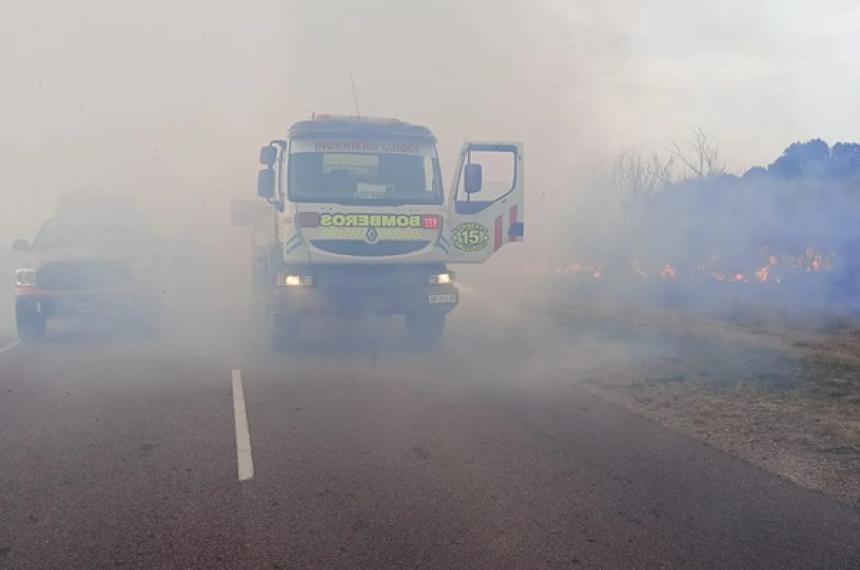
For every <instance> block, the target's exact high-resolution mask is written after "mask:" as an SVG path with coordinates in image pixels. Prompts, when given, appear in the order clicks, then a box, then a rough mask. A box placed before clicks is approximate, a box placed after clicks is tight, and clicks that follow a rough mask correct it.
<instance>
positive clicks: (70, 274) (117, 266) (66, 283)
mask: <svg viewBox="0 0 860 570" xmlns="http://www.w3.org/2000/svg"><path fill="white" fill-rule="evenodd" d="M131 281H132V275H131V268H130V267H129V266H128V265H127V264H126V263H123V262H120V261H103V260H76V261H55V262H52V263H46V264H45V265H43V266H42V267H40V268H39V270H38V271H37V272H36V283H37V285H38V286H39V288H40V289H45V290H47V291H91V290H94V289H96V290H97V289H119V288H123V287H126V286H128V285H129V284H130V283H131Z"/></svg>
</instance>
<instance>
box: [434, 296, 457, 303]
mask: <svg viewBox="0 0 860 570" xmlns="http://www.w3.org/2000/svg"><path fill="white" fill-rule="evenodd" d="M430 302H431V303H433V304H438V303H456V302H457V295H430Z"/></svg>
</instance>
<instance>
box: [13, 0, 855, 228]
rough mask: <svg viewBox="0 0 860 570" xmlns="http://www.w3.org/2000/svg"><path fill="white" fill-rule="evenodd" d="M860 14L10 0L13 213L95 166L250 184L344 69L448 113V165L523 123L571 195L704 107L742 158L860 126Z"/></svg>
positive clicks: (733, 6)
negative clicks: (576, 183)
mask: <svg viewBox="0 0 860 570" xmlns="http://www.w3.org/2000/svg"><path fill="white" fill-rule="evenodd" d="M858 31H860V4H858V3H857V2H856V1H844V2H840V1H822V0H819V1H817V2H787V1H772V2H755V1H745V2H740V1H738V2H728V1H713V2H708V1H699V2H697V1H692V0H689V1H680V0H678V1H657V2H647V1H641V2H639V1H632V0H628V1H620V0H615V1H608V2H596V1H595V2H573V1H543V2H539V1H530V2H526V1H524V0H523V1H517V2H514V1H498V0H482V1H473V2H454V1H433V2H428V1H423V2H417V1H397V2H394V1H385V2H383V1H366V2H365V1H360V0H350V1H306V2H275V1H271V2H251V1H248V2H211V1H207V2H202V1H201V2H191V1H183V2H154V1H153V2H137V3H130V2H113V1H101V2H85V1H77V2H68V3H66V2H36V1H12V0H4V1H3V5H2V14H1V15H0V42H2V43H0V76H2V78H3V81H2V89H0V101H2V105H0V181H2V187H0V197H2V198H3V211H2V215H0V223H2V224H4V225H6V226H7V227H9V226H14V227H16V228H18V227H25V226H26V227H30V226H31V225H32V224H33V223H34V221H35V219H36V218H38V217H40V216H42V215H46V214H47V213H48V212H49V211H50V209H51V208H52V207H53V200H54V197H55V196H56V195H57V194H60V193H63V192H66V191H68V190H70V189H73V188H76V187H79V186H82V185H87V184H97V185H99V186H102V187H104V188H108V189H118V190H123V191H129V192H133V193H135V194H137V195H140V196H144V199H145V197H146V196H148V195H149V196H157V197H158V198H159V199H161V198H164V197H168V196H170V197H176V198H177V199H184V200H188V201H189V202H191V203H194V204H196V207H199V208H203V209H205V208H217V207H218V206H217V205H218V204H222V203H223V202H224V198H225V197H227V196H233V195H235V196H241V195H246V196H249V197H250V196H253V194H254V186H255V172H256V170H257V168H258V165H257V164H256V156H257V150H258V147H259V146H260V145H262V144H265V143H266V142H268V141H269V140H270V139H272V138H277V137H281V136H283V135H284V134H285V130H286V128H287V127H288V125H289V124H291V123H292V122H294V121H296V120H299V119H301V118H304V117H306V116H308V115H309V114H310V113H311V112H338V113H351V112H353V100H352V94H351V91H350V85H349V73H352V74H353V75H354V77H355V80H356V87H357V90H358V96H359V100H360V105H361V110H362V112H363V113H364V114H368V115H385V116H396V117H399V118H402V119H405V120H410V121H414V122H418V123H421V124H425V125H427V126H429V127H430V128H431V129H433V130H434V131H435V132H436V134H437V136H438V137H439V139H440V151H441V152H442V159H443V163H444V164H445V165H446V166H447V167H448V168H447V170H446V176H447V175H448V173H450V165H451V164H452V163H453V161H454V158H455V157H454V154H455V152H456V150H457V147H458V146H459V144H460V142H461V139H462V138H464V137H471V138H506V139H518V140H524V141H525V142H526V149H527V164H528V177H529V189H530V190H531V191H533V192H543V193H546V195H547V196H549V198H546V199H548V200H550V201H553V202H562V201H564V199H565V196H566V193H568V192H569V191H570V190H571V189H570V188H569V181H570V180H571V178H572V177H575V176H576V175H577V174H578V173H579V172H581V171H582V170H583V169H585V168H586V167H587V166H588V165H589V164H591V163H593V162H594V161H596V160H598V159H599V158H600V157H603V156H606V155H607V154H610V153H612V152H616V151H617V150H619V149H622V148H627V147H639V148H646V149H648V148H654V147H656V148H659V147H661V146H664V145H666V144H668V143H669V142H670V141H672V140H679V139H683V138H684V136H685V135H686V133H688V132H689V130H690V129H691V128H692V127H694V126H701V127H703V128H704V129H705V130H707V131H708V132H710V133H711V134H712V135H713V136H714V137H715V138H716V139H717V140H718V141H719V143H720V147H721V149H722V151H723V154H724V156H725V157H726V158H727V160H728V163H729V166H730V167H731V168H732V169H734V170H738V171H742V170H744V169H745V168H746V167H747V166H749V165H750V164H755V163H761V162H766V161H769V160H770V159H772V158H773V157H775V156H776V155H777V154H778V153H779V152H780V151H781V149H782V148H783V147H785V146H786V145H787V144H789V143H790V142H792V141H794V140H798V139H808V138H811V137H816V136H820V137H823V138H825V139H827V140H829V141H831V142H833V141H837V140H858V139H860V131H858V125H860V105H858V101H860V65H858V61H860V33H858ZM34 196H35V197H36V198H34ZM210 197H211V203H209V202H208V201H207V200H209V198H210ZM34 200H38V204H37V205H38V210H36V209H34V204H35V202H34ZM28 224H29V225H28Z"/></svg>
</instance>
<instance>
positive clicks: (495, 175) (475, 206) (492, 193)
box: [457, 151, 517, 213]
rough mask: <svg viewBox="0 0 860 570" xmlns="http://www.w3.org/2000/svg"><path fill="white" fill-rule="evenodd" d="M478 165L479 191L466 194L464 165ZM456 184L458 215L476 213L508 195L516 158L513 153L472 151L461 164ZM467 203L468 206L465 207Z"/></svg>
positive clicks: (514, 179)
mask: <svg viewBox="0 0 860 570" xmlns="http://www.w3.org/2000/svg"><path fill="white" fill-rule="evenodd" d="M469 163H471V164H480V165H481V170H482V171H483V172H482V179H483V180H482V184H481V191H480V192H476V193H474V194H472V195H471V196H469V195H467V194H466V191H465V189H464V184H465V176H464V174H463V170H464V169H465V166H466V164H469ZM463 170H461V171H460V175H459V177H458V183H457V209H458V211H459V212H460V213H467V212H466V210H469V211H474V212H478V211H480V210H482V209H483V208H485V207H487V206H488V205H490V204H492V203H493V202H495V201H497V200H499V199H500V198H502V197H504V196H505V195H506V194H508V193H510V192H511V190H513V188H514V183H515V181H516V175H517V173H516V156H515V154H514V153H513V152H508V151H501V152H495V151H493V152H489V151H472V152H470V153H469V156H468V157H467V160H466V161H465V162H464V163H463ZM466 203H469V204H470V205H465V204H466Z"/></svg>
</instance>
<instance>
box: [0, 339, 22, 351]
mask: <svg viewBox="0 0 860 570" xmlns="http://www.w3.org/2000/svg"><path fill="white" fill-rule="evenodd" d="M19 344H21V341H20V340H16V341H15V342H13V343H12V344H7V345H6V346H4V347H3V348H0V354H3V353H4V352H6V351H8V350H12V349H13V348H15V347H16V346H18V345H19Z"/></svg>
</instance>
